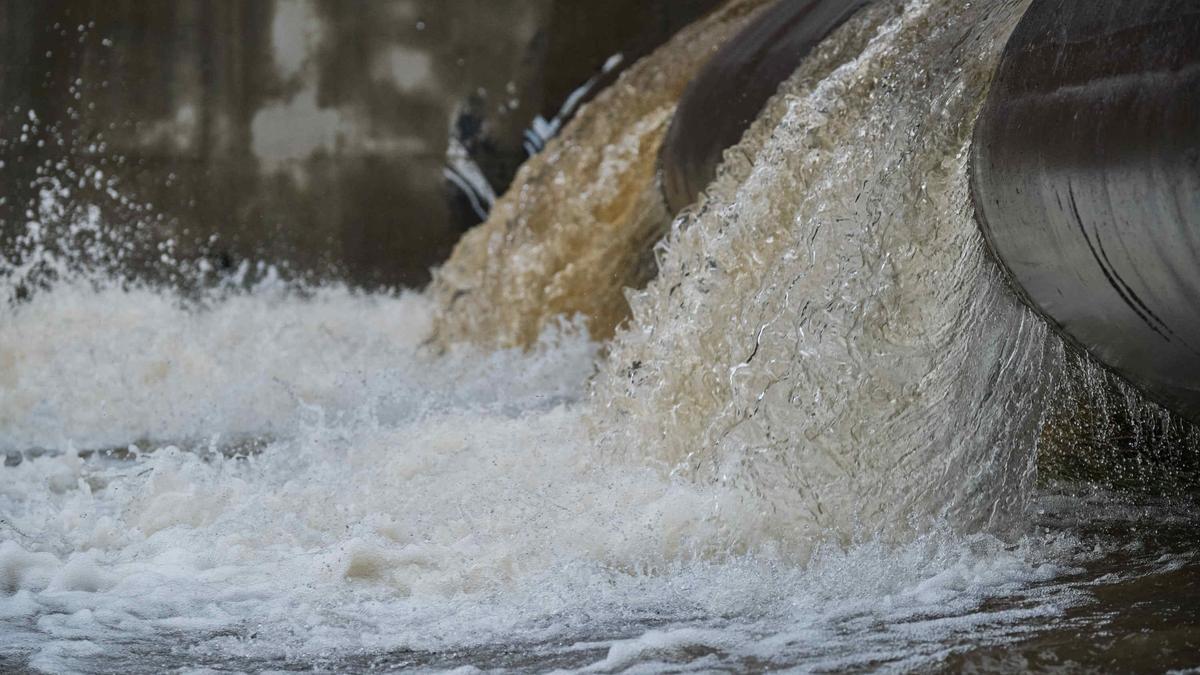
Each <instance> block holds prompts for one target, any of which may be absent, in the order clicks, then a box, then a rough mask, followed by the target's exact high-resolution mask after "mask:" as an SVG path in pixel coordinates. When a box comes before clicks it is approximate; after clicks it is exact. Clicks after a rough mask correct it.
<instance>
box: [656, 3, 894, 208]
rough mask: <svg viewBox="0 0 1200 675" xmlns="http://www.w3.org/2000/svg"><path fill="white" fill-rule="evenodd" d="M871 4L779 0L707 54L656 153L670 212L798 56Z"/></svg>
mask: <svg viewBox="0 0 1200 675" xmlns="http://www.w3.org/2000/svg"><path fill="white" fill-rule="evenodd" d="M870 2H871V0H779V2H777V3H775V4H774V5H773V6H771V8H769V9H767V10H766V11H765V12H763V14H762V15H761V16H759V17H758V18H757V19H755V20H754V21H752V22H751V23H750V25H748V26H746V28H744V29H743V30H742V32H741V33H740V34H738V35H737V37H735V38H733V39H732V40H730V41H729V42H728V43H726V44H725V45H724V46H722V47H721V49H719V50H718V51H717V53H716V54H714V55H713V57H712V59H711V60H710V61H709V62H708V64H706V65H705V66H704V68H703V69H702V70H701V71H700V73H699V74H698V75H697V76H696V78H695V79H694V80H692V82H691V83H690V84H689V85H688V88H687V90H685V91H684V94H683V97H682V98H680V100H679V106H678V107H677V108H676V112H675V117H674V118H673V119H672V120H671V126H670V128H669V129H668V130H667V136H666V139H665V140H664V141H663V146H662V150H661V151H660V152H659V167H660V174H661V180H662V189H663V196H664V197H665V198H666V201H667V206H668V207H669V208H670V210H671V212H672V213H678V212H679V211H681V210H683V208H684V207H686V206H688V205H689V204H691V203H692V202H693V201H695V199H696V198H697V197H698V196H699V195H700V193H701V191H703V190H704V188H706V187H708V185H709V183H711V182H712V181H713V179H714V178H716V175H717V166H718V165H719V164H720V163H721V155H722V153H724V152H725V150H726V149H727V148H730V147H732V146H733V145H734V144H736V143H737V142H738V141H740V140H741V138H742V134H744V133H745V131H746V129H747V128H748V127H749V126H750V123H751V122H753V121H754V120H755V119H756V118H757V117H758V115H759V113H761V112H762V110H763V107H764V106H766V104H767V100H768V99H770V98H771V96H772V95H774V94H775V92H776V90H778V89H779V85H780V84H782V83H783V81H784V80H786V79H787V78H788V77H789V76H791V74H792V73H794V72H795V71H796V69H797V68H799V67H800V63H801V62H802V61H803V60H804V57H806V56H808V54H809V52H811V51H812V50H813V48H814V47H816V46H817V44H818V43H820V42H821V40H824V39H825V37H826V36H828V35H829V34H830V33H831V32H833V30H834V29H836V28H837V27H838V26H840V25H842V24H843V23H845V21H846V19H849V18H850V16H852V15H853V14H854V13H855V12H856V11H858V10H859V9H860V8H861V7H863V6H864V5H866V4H869V3H870Z"/></svg>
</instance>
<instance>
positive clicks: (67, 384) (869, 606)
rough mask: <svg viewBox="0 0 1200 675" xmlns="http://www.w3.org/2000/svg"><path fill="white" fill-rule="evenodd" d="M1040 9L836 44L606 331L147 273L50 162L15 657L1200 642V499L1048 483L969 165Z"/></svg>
mask: <svg viewBox="0 0 1200 675" xmlns="http://www.w3.org/2000/svg"><path fill="white" fill-rule="evenodd" d="M1022 8H1023V3H1021V2H1006V1H1003V0H997V1H994V2H974V3H959V2H953V1H950V0H946V1H938V0H913V1H911V2H906V3H898V2H890V3H881V4H879V5H878V6H877V7H875V8H874V9H872V10H871V11H869V12H867V13H865V14H863V15H862V16H860V17H858V18H857V19H855V20H854V21H852V22H851V23H850V24H848V25H847V26H846V27H844V28H843V29H842V30H840V31H839V32H838V33H836V34H835V36H834V37H833V38H832V39H831V40H830V41H829V43H828V44H826V45H824V46H823V47H822V48H821V49H819V50H818V51H817V52H816V53H815V54H814V57H813V58H812V59H811V60H810V62H809V63H808V64H806V65H805V66H804V67H803V68H802V69H801V70H800V72H798V73H797V74H796V76H795V77H793V78H792V80H790V81H789V82H788V83H787V84H786V85H785V86H784V89H783V90H782V91H781V93H780V95H779V96H777V97H776V99H775V100H774V101H773V102H772V103H771V104H770V106H769V108H768V110H767V111H766V112H765V113H764V116H763V117H762V119H760V120H759V122H758V123H757V124H756V126H755V127H754V129H752V130H751V133H750V134H748V136H747V138H746V139H745V140H744V141H743V143H742V145H741V146H739V148H738V149H735V151H733V152H732V153H731V155H730V160H729V161H728V162H727V164H726V166H725V168H724V170H723V174H722V176H721V178H719V179H718V181H717V183H716V184H715V185H714V186H713V187H712V189H711V190H710V191H709V194H708V195H707V196H706V197H705V198H704V199H703V200H702V201H701V203H700V204H699V205H697V206H696V207H695V208H694V209H693V210H692V211H691V212H690V213H689V214H688V215H686V216H684V217H683V218H681V219H680V220H678V221H677V222H676V223H675V226H674V227H673V228H672V232H671V234H670V235H669V237H668V239H667V241H666V242H665V244H664V246H663V248H662V249H661V250H660V252H659V270H660V271H659V275H658V278H657V279H656V280H655V281H654V282H652V283H651V284H650V285H649V286H648V287H647V288H646V289H645V290H644V291H642V292H640V293H638V294H636V295H634V296H632V298H631V305H632V309H633V315H632V318H631V320H630V322H629V323H628V325H626V327H625V328H624V329H622V330H621V331H619V332H618V333H617V335H616V337H615V338H614V339H613V341H611V342H609V343H606V344H600V343H598V342H596V341H594V340H592V339H591V338H590V337H589V336H588V334H587V331H586V325H587V322H586V319H562V320H559V321H558V322H557V323H555V322H550V321H546V322H544V323H545V326H544V327H543V328H542V330H541V334H540V337H539V338H537V339H536V340H535V341H534V342H533V345H532V347H531V348H530V349H528V350H523V349H513V350H507V351H506V350H495V349H484V348H482V347H477V346H470V345H469V344H466V343H464V344H458V345H455V346H451V347H449V348H444V347H443V344H442V343H441V341H439V340H437V339H436V335H435V332H436V328H435V325H436V324H437V321H438V316H439V314H438V313H439V312H440V311H444V310H443V308H442V307H441V306H440V305H439V303H438V302H437V301H436V298H431V297H429V296H427V295H426V294H421V293H415V292H414V293H400V294H362V293H358V292H354V291H351V290H348V289H346V288H342V287H339V286H337V285H321V286H313V285H307V286H306V285H303V284H288V283H284V282H282V281H279V280H278V279H277V278H275V277H274V275H272V274H270V273H267V274H265V275H260V276H262V277H263V278H262V280H260V281H258V282H255V283H248V282H247V283H239V281H240V280H239V279H236V278H235V279H228V280H224V281H223V282H222V283H219V284H217V285H216V287H215V288H214V289H212V290H207V291H195V290H189V291H188V292H186V293H185V292H182V291H176V290H168V289H167V288H166V286H168V285H164V284H156V285H150V284H139V283H130V282H128V281H127V280H123V277H122V275H121V274H119V269H117V268H119V267H120V262H121V255H119V254H111V255H110V254H108V253H104V252H105V251H108V252H109V253H112V251H117V252H118V253H119V252H120V251H121V250H124V249H123V248H122V247H121V245H120V243H119V241H120V239H121V238H120V236H116V235H114V236H113V238H114V239H115V242H116V243H114V241H108V239H107V238H106V237H105V236H102V235H103V233H105V232H108V231H110V230H115V229H119V228H118V227H116V226H115V225H114V224H109V223H104V222H102V221H98V220H97V217H96V215H95V212H94V211H89V210H88V209H87V208H77V207H72V206H68V205H70V204H72V203H73V201H74V200H76V197H75V193H74V192H73V191H72V189H71V188H69V187H66V186H68V185H72V184H73V181H68V180H66V179H65V178H63V177H61V176H57V175H56V171H61V170H62V169H55V167H53V166H50V167H48V169H47V171H46V174H45V176H43V178H42V179H39V180H43V182H44V185H45V189H44V190H43V199H42V203H41V204H39V205H33V206H32V207H31V212H30V218H31V223H30V226H29V228H28V233H27V234H26V235H24V237H23V239H22V242H21V243H20V245H19V246H17V247H16V249H17V250H18V253H19V254H17V255H14V257H13V259H12V260H9V261H7V262H6V263H5V267H4V269H3V272H4V274H3V275H2V276H3V282H2V283H3V284H4V287H3V290H4V292H3V293H2V294H0V297H3V298H5V299H6V304H5V305H4V306H3V307H2V308H0V312H2V314H0V318H2V320H0V454H3V455H4V456H5V457H6V460H5V466H4V467H2V468H0V670H5V671H20V670H33V671H47V672H76V671H80V672H93V671H122V672H131V673H137V672H147V673H149V672H163V671H182V672H214V671H216V672H225V671H245V670H277V671H293V670H296V671H299V670H304V671H309V670H314V669H315V670H317V671H348V672H353V671H360V670H364V669H368V668H377V669H402V668H414V667H417V668H425V669H434V670H442V669H456V668H462V669H474V668H481V669H489V668H511V669H523V670H549V669H555V668H563V669H578V670H584V671H597V672H624V671H632V672H659V671H663V670H711V669H723V668H731V669H745V670H762V669H767V668H785V667H791V668H797V669H800V670H818V671H820V670H837V671H842V670H914V669H922V670H924V669H933V668H945V669H951V670H964V669H966V670H970V669H979V670H995V669H1008V670H1014V671H1020V670H1027V669H1030V668H1044V669H1051V668H1055V667H1084V668H1087V667H1091V668H1099V669H1138V668H1144V667H1146V666H1147V664H1154V666H1155V667H1157V668H1163V669H1165V668H1186V667H1195V666H1200V638H1198V637H1197V636H1200V628H1198V626H1200V609H1198V608H1200V586H1198V585H1197V581H1196V580H1197V578H1200V577H1198V574H1200V561H1198V560H1197V551H1196V549H1195V546H1194V543H1193V542H1192V540H1191V537H1190V533H1191V532H1194V525H1195V523H1196V517H1195V514H1196V511H1195V510H1194V509H1193V508H1192V507H1191V506H1190V505H1189V504H1188V503H1186V502H1180V501H1153V502H1152V501H1145V500H1143V501H1141V502H1137V501H1134V500H1132V499H1131V498H1128V497H1120V496H1117V495H1114V494H1111V493H1107V492H1103V491H1100V490H1097V489H1086V488H1083V487H1081V486H1077V485H1076V486H1072V485H1056V484H1049V483H1047V482H1045V481H1044V482H1043V486H1042V487H1041V488H1037V487H1035V477H1036V456H1037V454H1036V451H1037V443H1038V440H1039V433H1040V430H1041V429H1042V424H1043V422H1044V420H1043V417H1044V411H1045V409H1046V407H1047V402H1048V401H1049V399H1050V397H1051V396H1052V395H1053V392H1054V391H1055V389H1056V387H1058V386H1059V384H1060V381H1061V380H1062V379H1063V378H1064V377H1066V374H1065V373H1066V370H1065V365H1064V362H1065V358H1064V354H1063V348H1062V346H1061V345H1060V344H1059V343H1058V341H1057V339H1056V338H1054V337H1053V336H1052V335H1051V334H1050V333H1049V331H1048V330H1047V329H1046V328H1045V327H1044V325H1043V324H1041V323H1040V322H1038V321H1037V320H1035V319H1034V318H1033V317H1032V316H1031V315H1030V314H1029V313H1028V312H1027V311H1026V310H1024V309H1023V308H1022V307H1021V306H1020V304H1019V303H1018V302H1017V301H1016V300H1015V299H1014V298H1013V297H1012V296H1011V295H1010V294H1009V293H1008V292H1007V291H1006V290H1005V287H1004V285H1003V283H1002V281H1001V279H1000V276H999V274H998V271H997V270H996V268H995V267H994V266H993V264H992V263H991V261H990V260H989V259H988V258H987V256H986V255H985V251H984V249H983V246H982V243H981V241H980V237H979V235H978V233H977V231H976V230H975V228H974V225H973V219H972V218H973V217H972V213H971V208H970V205H969V202H968V199H967V190H966V176H965V164H966V155H967V150H968V143H969V137H970V129H971V121H972V120H973V117H974V115H975V113H976V111H977V110H978V107H979V105H980V102H981V101H982V97H983V95H984V93H985V91H986V87H987V76H988V73H990V71H991V67H992V65H993V64H994V60H995V58H996V55H997V52H998V50H999V48H1000V47H1001V46H1002V44H1003V41H1004V38H1005V37H1006V35H1007V32H1008V31H1009V30H1011V27H1012V25H1013V24H1014V22H1015V20H1016V18H1017V17H1018V16H1019V13H1020V11H1021V9H1022ZM565 151H566V150H564V152H565ZM572 179H573V180H581V181H582V180H585V177H572ZM600 192H603V190H601V191H600ZM53 233H58V234H56V235H55V234H53ZM64 233H65V234H64ZM56 237H57V238H56ZM51 244H54V245H51ZM85 244H86V245H85ZM131 245H132V244H131ZM96 251H100V253H99V254H97V253H96ZM84 253H86V254H87V255H84ZM544 254H545V252H544V251H542V252H540V253H538V254H537V255H544ZM85 259H87V260H88V261H91V263H92V264H87V265H85V264H83V262H84V260H85ZM164 260H166V261H167V262H168V263H169V262H170V261H169V256H167V255H165V254H164ZM164 264H167V263H164ZM516 266H517V267H520V265H516ZM188 270H189V273H191V272H193V271H194V272H196V273H197V274H199V273H207V272H205V270H202V269H199V268H197V270H191V268H188Z"/></svg>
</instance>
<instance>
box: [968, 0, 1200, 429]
mask: <svg viewBox="0 0 1200 675" xmlns="http://www.w3.org/2000/svg"><path fill="white" fill-rule="evenodd" d="M971 169H972V192H973V195H974V198H975V206H976V210H977V213H978V217H979V222H980V226H981V227H982V229H983V232H984V235H985V237H986V238H987V240H988V242H989V244H990V245H991V247H992V250H993V252H994V253H995V255H996V257H997V258H998V259H999V261H1000V262H1001V264H1002V265H1003V266H1004V267H1005V268H1007V270H1008V272H1009V273H1010V275H1011V279H1012V281H1013V282H1014V285H1015V286H1016V288H1017V291H1018V292H1019V293H1020V294H1022V295H1023V296H1024V299H1025V300H1026V301H1027V302H1028V304H1029V305H1030V306H1031V307H1033V308H1034V309H1035V310H1036V311H1038V312H1040V313H1041V314H1042V315H1043V316H1044V317H1045V318H1046V319H1047V320H1049V321H1050V322H1051V323H1052V324H1054V325H1055V326H1056V327H1057V328H1058V330H1059V331H1060V332H1061V333H1062V334H1063V335H1064V336H1066V337H1067V338H1068V339H1070V340H1071V341H1073V342H1075V343H1077V344H1078V345H1079V346H1081V347H1082V348H1083V349H1085V350H1087V351H1088V352H1089V353H1090V354H1091V355H1092V356H1093V357H1094V358H1096V359H1098V360H1099V361H1100V362H1102V363H1104V364H1105V365H1107V366H1109V367H1110V368H1112V369H1113V370H1115V371H1116V372H1118V373H1120V374H1121V375H1123V376H1124V377H1125V378H1126V379H1128V380H1129V381H1130V382H1132V383H1133V384H1134V385H1136V386H1138V387H1139V388H1140V389H1142V390H1143V391H1144V392H1145V393H1146V394H1148V395H1149V396H1150V397H1151V398H1153V399H1156V400H1157V401H1159V402H1160V403H1162V404H1164V405H1165V406H1166V407H1168V408H1169V409H1171V410H1173V411H1175V412H1176V413H1178V414H1180V415H1182V416H1184V417H1186V418H1190V419H1191V420H1193V421H1196V422H1200V0H1087V1H1086V2H1081V1H1079V0H1034V2H1033V4H1032V5H1031V7H1030V8H1029V10H1028V11H1027V12H1026V14H1025V15H1024V17H1023V18H1022V20H1021V21H1020V23H1019V24H1018V26H1017V28H1016V30H1015V31H1014V33H1013V35H1012V37H1011V38H1010V39H1009V42H1008V45H1007V47H1006V49H1005V51H1004V54H1003V57H1002V61H1001V64H1000V67H999V70H998V71H997V73H996V77H995V80H994V82H993V85H992V91H991V93H990V94H989V97H988V99H987V101H986V103H985V105H984V109H983V111H982V113H981V115H980V118H979V122H978V124H977V126H976V131H975V140H974V143H973V150H972V159H971Z"/></svg>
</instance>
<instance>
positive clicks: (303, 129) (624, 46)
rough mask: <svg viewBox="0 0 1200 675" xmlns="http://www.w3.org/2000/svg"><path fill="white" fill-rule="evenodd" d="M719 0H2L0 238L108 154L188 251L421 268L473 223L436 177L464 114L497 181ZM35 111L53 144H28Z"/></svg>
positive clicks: (366, 275)
mask: <svg viewBox="0 0 1200 675" xmlns="http://www.w3.org/2000/svg"><path fill="white" fill-rule="evenodd" d="M716 4H717V3H716V2H715V0H603V1H598V0H597V1H593V0H395V1H388V0H241V1H238V0H173V1H163V0H0V102H2V103H3V110H2V111H0V139H5V141H6V143H5V144H4V145H3V146H0V161H3V162H4V165H3V166H2V167H0V197H3V198H5V203H3V204H0V221H3V222H0V234H2V233H4V232H7V233H8V234H9V235H11V234H12V232H14V231H15V230H16V229H17V228H19V227H20V226H21V225H23V222H24V220H25V215H24V211H25V210H26V207H27V206H28V204H29V203H30V200H31V199H34V198H35V197H34V194H33V190H32V189H31V188H30V186H29V184H30V183H31V182H32V181H34V180H35V179H36V177H37V167H38V166H39V165H41V163H42V162H43V161H44V160H45V159H47V158H51V159H64V158H65V159H67V160H68V163H71V164H73V165H78V166H82V165H84V164H88V165H100V164H103V166H104V167H105V169H106V173H107V174H108V175H109V176H112V177H115V178H116V179H117V180H118V181H119V189H120V191H121V192H122V194H124V195H127V196H130V197H132V198H133V199H134V200H135V201H139V202H146V203H149V204H151V205H152V210H153V211H154V212H155V213H160V214H163V215H164V216H165V218H163V219H162V220H161V221H159V220H156V221H155V225H154V227H155V228H156V229H157V230H158V236H161V237H174V238H175V239H176V241H177V242H178V244H179V247H180V251H181V253H182V254H183V255H208V256H210V257H213V258H214V260H215V261H216V262H217V263H219V264H231V263H234V262H236V261H238V260H241V259H244V258H248V257H249V258H256V257H260V258H267V259H271V260H276V261H278V260H285V261H288V262H289V263H290V264H291V265H292V266H293V267H294V268H296V269H297V270H318V271H320V270H327V269H329V268H331V267H333V268H336V269H338V270H340V272H338V274H340V275H343V276H346V277H347V278H349V279H351V280H352V281H354V282H355V283H358V284H362V285H366V286H373V285H378V284H385V285H394V284H410V285H413V284H420V283H422V282H423V281H425V280H426V279H427V270H428V268H429V267H430V266H431V265H434V264H436V263H437V262H439V261H440V260H441V259H443V257H444V256H445V255H446V254H447V253H448V251H449V249H450V247H451V246H452V245H453V243H454V241H455V240H456V239H457V237H458V235H459V234H460V233H461V231H462V230H463V229H464V228H465V227H467V226H469V225H470V224H471V222H472V219H473V218H474V216H473V215H471V214H470V213H469V212H468V211H466V210H464V209H463V208H462V207H461V204H460V205H458V206H456V203H457V202H456V200H455V199H454V198H453V195H452V193H451V190H450V189H449V187H448V186H447V184H446V182H445V180H444V179H443V177H442V175H441V169H442V166H443V161H444V157H445V150H446V144H447V135H448V131H449V129H450V127H451V125H452V123H453V122H454V119H455V115H456V111H458V110H460V109H462V108H463V106H464V105H466V104H467V102H468V101H469V102H471V105H473V106H474V108H475V109H476V112H477V114H479V116H480V117H481V118H482V120H483V124H484V128H483V129H482V131H481V134H482V135H483V136H484V137H486V143H485V144H484V145H485V146H486V152H481V153H480V154H481V157H480V160H481V163H482V164H483V165H484V169H485V172H486V173H487V174H488V175H489V177H490V178H492V181H493V182H495V183H498V184H500V185H498V187H503V186H504V185H506V183H507V180H508V179H509V178H510V177H511V175H512V173H513V171H514V170H515V168H516V166H517V165H518V163H519V162H520V161H521V159H523V151H522V150H521V133H522V131H523V129H524V128H525V127H526V126H527V125H528V124H529V122H530V121H531V120H532V118H533V116H534V115H536V114H538V113H542V112H552V111H553V110H555V109H557V107H558V105H559V104H560V103H561V101H562V100H563V99H564V98H565V97H566V95H567V94H568V93H569V92H570V91H571V90H572V89H573V88H574V87H576V86H578V85H579V84H580V83H581V82H583V81H584V80H586V79H587V78H588V77H590V76H591V75H592V74H593V73H595V72H596V71H597V69H598V68H599V66H600V64H602V63H603V62H604V60H605V59H606V58H607V57H608V56H609V55H611V54H612V53H614V52H617V51H624V52H626V53H628V54H630V55H632V56H637V55H639V54H641V53H645V52H647V51H649V50H650V49H652V48H653V47H654V46H655V45H657V44H659V43H661V42H662V41H663V40H665V39H666V37H668V36H669V35H670V34H672V33H673V32H674V31H675V30H677V29H678V28H679V27H680V26H682V25H685V24H686V23H687V22H689V21H691V20H693V19H694V18H696V17H697V16H699V15H700V14H701V13H702V12H704V11H706V10H707V9H708V8H711V7H712V6H714V5H716ZM29 110H33V111H35V112H36V115H37V116H38V119H39V123H40V124H41V125H42V128H43V129H44V128H45V127H48V126H53V127H56V128H57V132H56V133H55V134H51V135H49V136H47V135H46V134H45V133H42V134H40V135H39V136H38V139H42V140H46V139H49V140H50V142H49V143H48V144H47V145H46V146H44V147H37V145H36V141H35V140H34V139H28V140H27V141H25V142H23V143H22V142H20V141H19V137H20V135H21V126H23V125H24V124H26V123H27V115H28V111H29ZM56 138H64V139H66V141H65V143H64V146H63V147H57V142H56V141H55V140H54V139H56ZM97 141H102V142H104V143H105V144H106V145H104V146H98V145H96V142H97ZM106 180H107V179H106ZM120 211H121V209H118V208H115V207H114V213H112V214H111V215H110V216H109V217H110V219H111V220H116V221H121V220H122V219H131V218H133V217H134V216H132V215H130V213H128V212H120ZM126 211H127V210H126ZM142 215H145V214H144V213H143V214H142ZM139 217H140V216H139ZM211 235H217V237H218V238H217V240H216V242H215V243H213V244H204V242H208V241H209V239H210V236H211ZM202 244H204V245H203V246H202Z"/></svg>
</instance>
